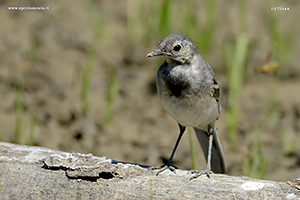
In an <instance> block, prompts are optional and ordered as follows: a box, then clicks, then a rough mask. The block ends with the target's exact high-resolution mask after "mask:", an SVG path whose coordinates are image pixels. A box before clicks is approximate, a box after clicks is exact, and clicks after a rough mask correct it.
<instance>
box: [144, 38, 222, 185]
mask: <svg viewBox="0 0 300 200" xmlns="http://www.w3.org/2000/svg"><path fill="white" fill-rule="evenodd" d="M147 56H148V57H154V56H161V57H162V58H163V59H164V62H163V63H162V65H161V66H160V67H159V69H158V71H157V77H156V86H157V92H158V96H159V98H160V100H161V103H162V105H163V107H164V108H165V110H166V111H167V112H168V113H169V114H170V115H171V116H172V117H173V118H174V119H175V120H176V121H177V122H178V125H179V129H180V133H179V136H178V139H177V141H176V144H175V146H174V148H173V151H172V154H171V156H170V158H169V160H168V162H167V163H166V164H165V165H162V166H159V167H151V169H160V171H159V172H158V173H157V175H158V174H159V173H161V172H162V171H164V170H166V169H170V170H171V171H173V172H175V169H176V167H175V166H173V164H172V161H173V157H174V154H175V151H176V149H177V146H178V144H179V142H180V139H181V137H182V135H183V133H184V131H185V129H186V127H193V128H194V130H195V133H196V136H197V138H198V141H199V143H200V145H201V147H202V150H203V152H204V155H205V157H206V158H207V165H206V168H205V169H204V170H191V171H190V172H191V173H192V174H193V176H192V177H191V179H193V178H197V177H199V176H200V175H201V174H206V175H207V176H208V177H209V174H210V171H211V170H212V171H213V172H215V173H225V171H226V166H225V159H224V154H223V151H222V147H221V143H220V140H219V137H218V131H217V129H216V127H215V122H216V120H217V119H218V118H219V115H220V112H221V105H220V103H219V96H220V89H219V85H218V83H217V81H216V76H215V74H214V72H213V70H212V68H211V67H210V66H209V64H208V63H207V62H205V60H203V58H202V55H201V54H200V52H199V50H198V48H197V46H196V44H195V43H194V42H193V41H192V40H191V39H190V38H189V37H188V36H186V35H184V34H181V33H173V34H170V35H168V36H166V37H165V38H163V39H162V40H161V41H160V42H159V43H158V46H157V48H156V49H155V50H154V51H153V52H151V53H149V54H148V55H147Z"/></svg>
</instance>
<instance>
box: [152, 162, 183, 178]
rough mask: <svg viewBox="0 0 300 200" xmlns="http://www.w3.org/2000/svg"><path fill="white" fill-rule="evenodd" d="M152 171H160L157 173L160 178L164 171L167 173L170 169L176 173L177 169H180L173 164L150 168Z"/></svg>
mask: <svg viewBox="0 0 300 200" xmlns="http://www.w3.org/2000/svg"><path fill="white" fill-rule="evenodd" d="M149 169H150V170H157V169H159V171H158V172H157V174H156V176H158V174H160V173H162V172H163V171H165V170H166V169H169V170H170V171H171V172H174V173H175V174H176V172H175V169H178V168H177V167H176V166H174V165H172V163H167V164H165V165H162V166H153V167H150V168H149Z"/></svg>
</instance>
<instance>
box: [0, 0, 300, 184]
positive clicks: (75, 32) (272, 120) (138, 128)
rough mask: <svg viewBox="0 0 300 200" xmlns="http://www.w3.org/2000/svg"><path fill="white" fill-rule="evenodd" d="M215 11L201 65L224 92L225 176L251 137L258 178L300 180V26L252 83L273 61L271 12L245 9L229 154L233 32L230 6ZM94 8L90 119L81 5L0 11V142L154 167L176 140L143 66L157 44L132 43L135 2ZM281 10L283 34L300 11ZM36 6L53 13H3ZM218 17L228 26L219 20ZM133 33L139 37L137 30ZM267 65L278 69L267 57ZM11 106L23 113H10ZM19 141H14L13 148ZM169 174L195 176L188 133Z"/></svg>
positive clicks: (88, 28)
mask: <svg viewBox="0 0 300 200" xmlns="http://www.w3.org/2000/svg"><path fill="white" fill-rule="evenodd" d="M137 2H138V1H137ZM222 2H223V1H222ZM222 2H221V1H220V2H218V3H219V4H220V5H218V8H217V9H218V12H217V13H218V16H217V20H218V22H217V24H218V26H219V29H218V30H220V32H218V31H216V32H215V35H214V37H215V39H214V42H213V44H212V48H211V49H212V50H211V51H210V52H209V53H208V54H207V56H206V57H205V60H206V61H207V62H208V63H210V65H211V66H212V68H213V69H214V70H215V72H216V76H217V79H218V82H219V84H220V86H221V95H222V96H221V102H222V106H223V111H222V114H221V116H220V119H219V120H218V121H217V127H218V130H219V135H220V137H221V143H222V145H223V149H224V151H225V157H226V160H227V165H228V174H231V175H240V174H241V173H242V172H241V171H242V166H243V164H242V163H243V162H245V160H246V159H245V158H246V157H247V152H249V151H251V150H252V149H253V148H254V146H255V145H254V143H255V142H254V139H255V133H259V138H260V148H261V155H262V156H263V157H264V158H265V160H266V161H265V175H264V178H265V179H272V180H281V181H286V180H292V179H294V178H297V177H299V176H300V139H299V136H300V90H299V86H300V67H299V61H300V57H299V52H300V45H299V41H300V37H299V35H300V34H299V28H298V27H299V22H295V26H293V27H295V30H291V31H295V32H296V34H295V39H294V43H295V44H294V46H293V48H292V51H291V52H292V53H291V56H290V58H289V59H288V60H287V61H285V62H282V63H280V65H279V68H278V70H277V71H276V72H274V73H272V74H257V73H254V72H253V67H257V66H260V65H261V63H262V62H263V60H264V59H265V58H266V57H267V56H268V54H269V52H270V51H271V42H270V40H271V38H270V35H268V34H267V28H266V24H265V23H266V22H265V21H264V20H263V19H264V17H266V16H267V15H269V14H270V12H271V11H270V7H268V6H265V5H264V6H262V5H261V4H260V1H253V4H251V5H248V6H249V7H248V9H247V10H248V13H247V16H248V22H249V27H248V31H249V37H250V46H251V51H250V53H249V56H248V59H247V69H246V78H245V81H244V83H243V85H242V86H241V94H240V100H239V118H238V124H237V128H238V136H237V141H236V147H235V149H234V148H232V146H233V145H229V142H228V139H227V135H228V129H227V126H226V116H227V109H228V87H227V83H228V80H227V76H226V66H225V64H224V62H223V60H222V59H223V57H222V49H223V48H222V47H223V45H224V42H225V40H224V38H225V35H226V32H227V30H228V29H231V31H232V32H237V25H236V23H237V22H236V16H235V14H236V13H237V11H236V10H237V2H236V1H229V2H230V4H225V3H224V2H223V3H222ZM92 4H95V8H96V9H97V8H98V7H97V6H96V5H98V4H101V6H99V13H98V14H97V16H100V17H101V20H102V23H101V28H100V34H101V36H100V37H99V38H100V39H99V40H96V44H97V45H95V52H96V56H95V59H93V62H92V65H91V66H93V67H92V73H91V78H90V79H89V80H90V86H89V87H88V88H89V90H88V104H87V105H88V110H87V111H86V112H83V111H82V103H81V102H82V101H81V92H82V81H83V78H82V77H83V74H84V71H85V69H86V67H87V66H88V65H89V64H88V63H89V62H88V60H89V56H90V55H91V47H92V46H93V45H91V44H93V43H94V42H95V39H94V38H95V32H96V31H95V23H94V21H93V16H91V15H92V14H90V13H89V11H87V8H86V7H85V5H84V3H83V1H63V2H59V1H56V2H54V1H52V2H47V1H39V2H38V3H37V2H35V1H2V2H1V3H0V95H1V98H0V139H1V140H2V141H6V142H16V141H17V142H18V143H21V144H27V143H28V141H29V138H30V133H33V134H34V140H33V142H34V145H37V146H43V147H48V148H52V149H58V150H62V151H68V152H80V153H93V154H95V155H97V156H107V157H109V158H112V159H115V160H121V161H127V162H135V163H140V164H147V165H161V164H162V163H163V162H165V161H166V159H167V158H168V157H169V155H170V153H171V150H172V148H173V145H174V143H175V141H176V138H177V136H178V126H177V124H176V122H175V121H174V120H173V119H172V118H171V117H170V116H169V115H168V114H167V113H166V111H165V110H164V109H163V108H162V106H161V104H160V102H159V99H158V96H157V95H156V89H155V75H156V70H157V68H158V67H159V65H160V63H161V62H162V60H161V59H158V58H157V59H149V58H147V57H146V54H147V53H148V52H150V51H152V50H154V49H155V47H156V45H157V42H158V41H159V40H160V39H161V38H162V37H161V36H159V35H158V34H155V32H156V31H155V30H153V38H152V39H151V41H149V43H148V44H146V43H141V42H139V40H138V39H137V41H135V40H133V39H132V35H130V34H129V31H128V24H126V19H127V18H126V16H127V14H128V13H127V12H129V11H131V10H134V9H132V8H131V6H133V5H136V4H135V3H134V1H92ZM278 4H280V6H282V7H287V6H288V7H289V8H290V11H281V12H282V14H281V15H280V17H281V24H282V25H281V26H282V28H286V26H288V23H285V20H292V19H296V18H297V16H298V15H297V12H298V11H299V9H300V4H299V2H298V1H279V2H277V4H274V6H277V5H278ZM41 5H42V6H49V7H50V10H49V11H9V10H8V6H41ZM201 9H202V8H199V10H201ZM278 12H279V11H278ZM223 16H228V17H229V19H231V20H222V19H223ZM149 17H150V16H149ZM298 19H299V17H298ZM224 21H225V22H224ZM297 23H298V24H297ZM136 26H137V28H138V29H141V30H142V29H143V26H141V25H140V24H137V25H136ZM139 26H140V27H139ZM177 31H180V30H178V29H176V28H174V31H172V32H177ZM218 34H220V35H218ZM129 38H131V39H129ZM139 39H140V38H139ZM192 39H193V38H192ZM200 52H201V49H200ZM271 59H272V60H274V61H276V58H274V57H272V58H271ZM114 75H115V79H114V78H113V77H114ZM110 80H113V81H112V82H113V83H114V87H113V88H115V89H116V91H117V93H116V96H115V98H113V101H112V106H111V107H112V109H111V111H110V112H109V113H110V116H111V117H110V118H109V119H108V120H104V117H103V116H104V112H105V107H107V103H106V102H107V101H106V99H107V98H106V97H107V93H108V88H110V87H109V82H110ZM17 102H21V105H22V106H21V107H18V106H16V104H18V103H17ZM20 108H21V109H20ZM104 121H106V122H104ZM16 132H17V133H20V135H19V136H17V139H16V134H15V133H16ZM192 136H193V139H194V147H195V152H196V155H197V168H198V169H201V168H204V167H205V161H204V157H203V155H202V151H201V149H200V146H199V145H198V143H197V142H196V137H195V136H194V135H192ZM174 164H175V165H176V166H177V167H179V168H181V169H191V167H192V164H191V157H190V145H189V137H188V133H186V134H185V135H184V137H183V139H182V141H181V143H180V146H179V149H178V151H177V153H176V156H175V159H174Z"/></svg>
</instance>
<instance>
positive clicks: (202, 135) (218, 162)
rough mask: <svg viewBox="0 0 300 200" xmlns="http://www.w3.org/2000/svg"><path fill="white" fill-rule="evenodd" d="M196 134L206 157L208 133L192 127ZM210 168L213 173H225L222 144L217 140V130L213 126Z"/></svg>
mask: <svg viewBox="0 0 300 200" xmlns="http://www.w3.org/2000/svg"><path fill="white" fill-rule="evenodd" d="M194 130H195V133H196V135H197V138H198V141H199V143H200V145H201V147H202V150H203V152H204V155H205V158H206V159H207V154H208V134H207V132H205V131H201V130H199V129H197V128H194ZM211 170H212V171H213V172H215V173H225V172H226V166H225V158H224V154H223V150H222V146H221V143H220V140H219V136H218V131H217V129H216V128H215V132H214V137H213V146H212V155H211Z"/></svg>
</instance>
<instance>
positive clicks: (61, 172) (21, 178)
mask: <svg viewBox="0 0 300 200" xmlns="http://www.w3.org/2000/svg"><path fill="white" fill-rule="evenodd" d="M145 167H146V166H144V167H141V166H138V165H133V164H123V163H118V162H116V161H113V160H111V159H108V158H105V157H95V156H93V155H91V154H79V153H65V152H61V151H55V150H51V149H46V148H41V147H28V146H22V145H15V144H9V143H3V142H0V186H1V187H0V199H151V198H153V199H300V191H299V190H298V189H296V188H295V187H292V186H291V185H288V184H287V183H284V182H275V181H266V180H255V179H251V178H247V177H242V176H239V177H236V176H228V175H221V174H212V175H211V177H210V179H208V178H207V177H206V176H200V177H199V178H197V179H193V180H189V177H190V176H191V175H189V174H187V171H184V170H176V174H175V173H173V172H170V171H169V170H166V171H165V172H163V173H161V174H159V175H158V176H156V175H155V174H156V172H155V171H152V170H148V169H147V168H145Z"/></svg>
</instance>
